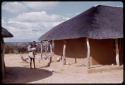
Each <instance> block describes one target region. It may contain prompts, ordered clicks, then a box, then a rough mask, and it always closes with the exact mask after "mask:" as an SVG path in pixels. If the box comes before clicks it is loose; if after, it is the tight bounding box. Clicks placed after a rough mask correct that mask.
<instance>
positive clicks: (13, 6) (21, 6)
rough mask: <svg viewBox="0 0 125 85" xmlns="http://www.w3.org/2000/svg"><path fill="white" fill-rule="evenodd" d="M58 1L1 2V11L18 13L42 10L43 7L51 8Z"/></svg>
mask: <svg viewBox="0 0 125 85" xmlns="http://www.w3.org/2000/svg"><path fill="white" fill-rule="evenodd" d="M58 3H59V2H42V1H41V2H40V1H39V2H31V1H28V2H26V1H24V2H23V1H22V2H3V3H2V11H6V13H10V14H14V15H18V14H20V13H24V12H29V11H42V10H45V9H51V8H53V7H55V6H56V5H57V4H58Z"/></svg>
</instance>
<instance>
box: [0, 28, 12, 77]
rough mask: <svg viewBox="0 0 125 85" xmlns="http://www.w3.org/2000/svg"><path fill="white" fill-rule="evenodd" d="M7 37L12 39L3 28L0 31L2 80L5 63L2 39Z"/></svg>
mask: <svg viewBox="0 0 125 85" xmlns="http://www.w3.org/2000/svg"><path fill="white" fill-rule="evenodd" d="M8 37H13V35H12V34H11V33H10V32H9V31H7V30H6V29H5V28H2V29H1V42H0V43H1V47H0V48H1V57H0V58H1V59H0V60H1V69H2V78H3V77H4V75H5V62H4V39H3V38H8Z"/></svg>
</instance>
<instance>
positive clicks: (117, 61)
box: [115, 39, 120, 66]
mask: <svg viewBox="0 0 125 85" xmlns="http://www.w3.org/2000/svg"><path fill="white" fill-rule="evenodd" d="M115 52H116V64H117V66H119V65H120V62H119V48H118V39H115Z"/></svg>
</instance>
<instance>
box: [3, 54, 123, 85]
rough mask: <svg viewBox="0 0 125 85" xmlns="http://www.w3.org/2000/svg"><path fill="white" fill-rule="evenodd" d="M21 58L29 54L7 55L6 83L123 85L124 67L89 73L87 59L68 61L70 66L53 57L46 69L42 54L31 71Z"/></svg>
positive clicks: (37, 57) (38, 55) (46, 61)
mask: <svg viewBox="0 0 125 85" xmlns="http://www.w3.org/2000/svg"><path fill="white" fill-rule="evenodd" d="M21 56H24V57H26V56H27V54H5V65H6V77H5V79H4V81H3V82H4V83H122V82H123V66H122V67H120V68H119V69H112V67H114V66H111V65H110V66H99V67H98V66H97V67H96V69H99V68H102V67H103V68H104V67H105V68H108V69H109V68H110V69H109V70H107V71H106V70H101V71H97V72H96V71H95V72H88V70H87V67H86V65H85V63H84V62H85V61H86V60H85V59H84V60H83V59H77V63H75V62H74V61H75V60H74V59H67V62H68V64H67V65H62V62H57V60H56V58H57V56H54V57H53V60H52V64H51V66H50V67H45V66H46V65H47V63H48V60H40V54H37V56H36V69H30V68H29V63H26V62H24V61H22V60H21Z"/></svg>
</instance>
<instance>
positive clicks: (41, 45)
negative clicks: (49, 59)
mask: <svg viewBox="0 0 125 85" xmlns="http://www.w3.org/2000/svg"><path fill="white" fill-rule="evenodd" d="M40 47H41V59H42V55H43V43H42V41H41V43H40Z"/></svg>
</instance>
